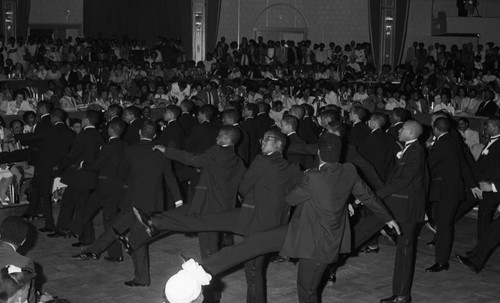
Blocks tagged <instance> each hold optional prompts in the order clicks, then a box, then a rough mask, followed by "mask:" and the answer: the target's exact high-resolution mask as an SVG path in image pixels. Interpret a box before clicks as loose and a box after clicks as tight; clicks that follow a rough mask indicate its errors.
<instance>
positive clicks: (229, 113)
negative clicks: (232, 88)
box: [222, 108, 241, 123]
mask: <svg viewBox="0 0 500 303" xmlns="http://www.w3.org/2000/svg"><path fill="white" fill-rule="evenodd" d="M222 117H223V118H224V117H227V118H229V119H231V121H233V123H238V121H240V118H241V114H240V112H239V111H238V110H236V109H234V108H232V109H227V110H225V111H224V112H223V113H222Z"/></svg>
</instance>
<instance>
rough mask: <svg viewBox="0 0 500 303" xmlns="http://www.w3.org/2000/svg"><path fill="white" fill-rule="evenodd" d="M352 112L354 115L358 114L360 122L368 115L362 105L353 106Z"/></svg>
mask: <svg viewBox="0 0 500 303" xmlns="http://www.w3.org/2000/svg"><path fill="white" fill-rule="evenodd" d="M352 112H353V113H354V114H355V115H356V116H358V118H359V120H361V121H362V122H365V120H366V117H368V111H367V110H366V109H365V108H364V107H361V106H355V107H353V108H352Z"/></svg>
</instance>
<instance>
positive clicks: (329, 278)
mask: <svg viewBox="0 0 500 303" xmlns="http://www.w3.org/2000/svg"><path fill="white" fill-rule="evenodd" d="M326 280H327V281H328V282H329V283H332V284H333V283H335V282H337V272H336V271H330V272H328V276H327V277H326Z"/></svg>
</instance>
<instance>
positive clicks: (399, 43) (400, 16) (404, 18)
mask: <svg viewBox="0 0 500 303" xmlns="http://www.w3.org/2000/svg"><path fill="white" fill-rule="evenodd" d="M409 11H410V0H398V1H396V20H395V21H396V26H395V33H394V34H395V36H394V37H395V39H394V58H393V62H394V64H400V63H401V60H402V58H403V53H404V47H405V41H406V29H407V25H408V16H409ZM426 26H427V25H426Z"/></svg>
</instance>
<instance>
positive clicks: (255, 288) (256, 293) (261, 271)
mask: <svg viewBox="0 0 500 303" xmlns="http://www.w3.org/2000/svg"><path fill="white" fill-rule="evenodd" d="M267 259H268V258H267V256H266V255H263V256H259V257H257V258H253V259H251V260H249V261H247V262H245V278H246V280H247V303H266V302H267V292H266V267H267Z"/></svg>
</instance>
